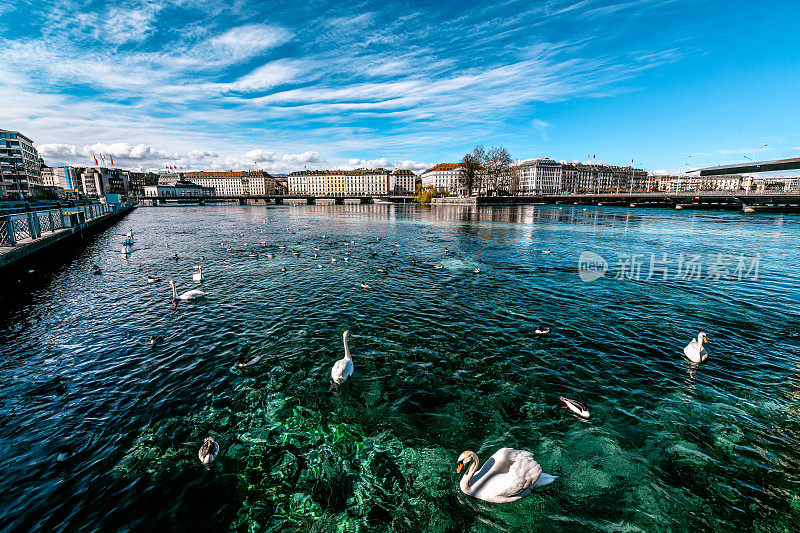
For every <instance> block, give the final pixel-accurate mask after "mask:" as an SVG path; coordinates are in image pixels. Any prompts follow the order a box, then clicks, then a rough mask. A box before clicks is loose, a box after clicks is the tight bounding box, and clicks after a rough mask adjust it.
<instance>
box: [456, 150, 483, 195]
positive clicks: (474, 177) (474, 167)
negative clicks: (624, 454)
mask: <svg viewBox="0 0 800 533" xmlns="http://www.w3.org/2000/svg"><path fill="white" fill-rule="evenodd" d="M485 158H486V151H485V150H484V149H483V146H481V145H480V144H479V145H477V146H476V147H475V148H473V149H472V152H470V153H468V154H464V157H462V158H461V164H460V165H459V167H458V182H459V183H460V184H461V186H462V187H463V188H464V189H466V191H467V196H472V191H473V189H475V188H476V187H477V188H478V189H480V181H481V170H482V168H483V163H484V159H485Z"/></svg>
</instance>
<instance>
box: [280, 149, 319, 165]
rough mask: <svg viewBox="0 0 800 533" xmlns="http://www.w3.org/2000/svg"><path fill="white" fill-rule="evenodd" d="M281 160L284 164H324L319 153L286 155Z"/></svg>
mask: <svg viewBox="0 0 800 533" xmlns="http://www.w3.org/2000/svg"><path fill="white" fill-rule="evenodd" d="M281 160H282V161H283V162H284V163H292V164H304V163H321V162H322V159H320V157H319V153H318V152H303V153H302V154H284V156H283V157H282V158H281Z"/></svg>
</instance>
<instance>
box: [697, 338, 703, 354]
mask: <svg viewBox="0 0 800 533" xmlns="http://www.w3.org/2000/svg"><path fill="white" fill-rule="evenodd" d="M697 349H698V350H699V351H702V350H703V336H702V335H698V336H697Z"/></svg>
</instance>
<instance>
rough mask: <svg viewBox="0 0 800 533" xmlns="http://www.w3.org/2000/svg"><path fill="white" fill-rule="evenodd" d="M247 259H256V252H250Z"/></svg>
mask: <svg viewBox="0 0 800 533" xmlns="http://www.w3.org/2000/svg"><path fill="white" fill-rule="evenodd" d="M247 257H258V252H250V253H249V254H247Z"/></svg>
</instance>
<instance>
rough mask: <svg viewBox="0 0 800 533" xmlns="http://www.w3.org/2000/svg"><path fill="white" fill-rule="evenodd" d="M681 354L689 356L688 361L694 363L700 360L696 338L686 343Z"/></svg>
mask: <svg viewBox="0 0 800 533" xmlns="http://www.w3.org/2000/svg"><path fill="white" fill-rule="evenodd" d="M683 355H685V356H686V357H688V358H689V360H690V361H694V362H695V363H698V362H700V349H699V347H698V344H697V339H692V342H690V343H689V344H687V345H686V348H684V349H683Z"/></svg>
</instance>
